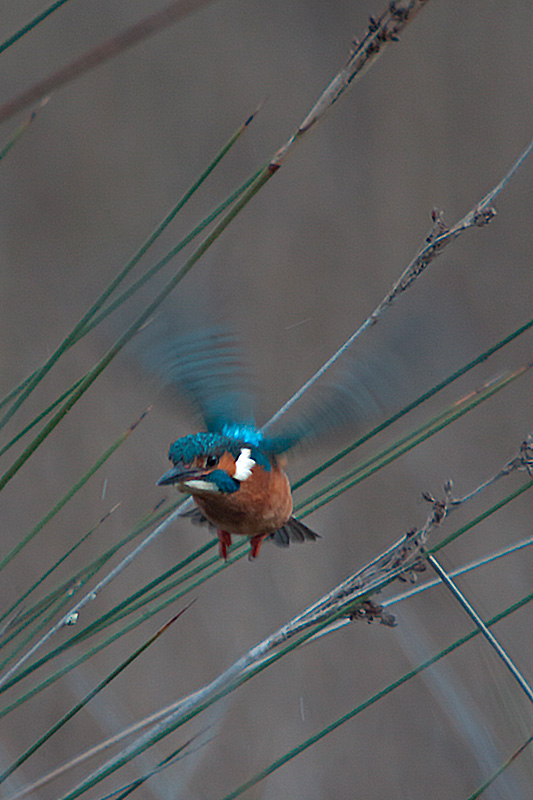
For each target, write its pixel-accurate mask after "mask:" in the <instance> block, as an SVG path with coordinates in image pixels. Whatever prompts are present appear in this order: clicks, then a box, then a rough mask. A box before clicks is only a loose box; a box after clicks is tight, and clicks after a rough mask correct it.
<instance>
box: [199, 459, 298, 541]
mask: <svg viewBox="0 0 533 800" xmlns="http://www.w3.org/2000/svg"><path fill="white" fill-rule="evenodd" d="M194 500H195V502H196V505H197V506H198V507H199V509H200V510H201V511H202V513H203V514H204V515H205V516H206V517H207V519H208V520H209V521H210V522H212V523H213V524H214V525H216V526H217V528H219V529H221V530H224V531H227V532H228V533H236V534H241V535H245V536H258V535H267V534H269V533H273V532H274V531H276V530H278V528H281V526H282V525H284V524H285V523H286V522H287V520H288V519H289V517H290V515H291V513H292V495H291V489H290V484H289V479H288V478H287V475H286V474H285V472H284V471H283V470H282V469H281V468H280V467H279V466H272V469H271V470H269V471H268V472H267V471H265V470H263V469H262V468H261V467H260V466H258V465H257V464H256V465H255V467H254V468H253V469H252V474H251V475H250V477H249V478H248V479H247V480H245V481H242V482H241V484H240V486H239V489H238V490H237V491H236V492H233V493H232V494H210V495H202V496H199V495H196V496H195V497H194Z"/></svg>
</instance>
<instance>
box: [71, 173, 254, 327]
mask: <svg viewBox="0 0 533 800" xmlns="http://www.w3.org/2000/svg"><path fill="white" fill-rule="evenodd" d="M259 173H260V170H257V171H256V172H255V173H254V174H253V175H252V176H251V177H250V178H248V180H247V181H245V182H244V183H243V184H242V186H239V188H238V189H236V190H235V191H234V192H233V193H232V194H231V195H230V196H229V197H228V198H227V199H226V200H224V201H223V202H222V203H220V205H219V206H217V208H215V209H214V211H212V212H211V214H209V215H208V216H207V217H206V218H205V219H204V220H202V222H200V223H199V224H198V225H197V226H196V227H195V228H193V229H192V231H191V232H190V233H189V234H187V236H185V237H184V238H183V239H182V240H181V241H180V242H178V244H177V245H175V247H173V248H172V249H171V250H169V252H168V253H167V254H166V255H165V256H163V258H161V259H160V260H159V261H157V262H156V263H155V264H154V265H153V266H152V267H150V269H148V270H147V271H146V272H145V273H144V275H141V277H140V278H138V279H137V280H136V281H135V282H134V283H133V284H132V285H131V286H130V287H128V289H126V290H125V291H124V292H123V293H122V294H121V295H119V296H118V297H117V298H116V299H115V300H113V301H112V302H111V303H109V304H108V305H107V306H106V307H105V308H104V309H103V310H102V311H101V312H100V313H99V314H97V315H96V316H95V318H94V319H93V320H92V321H91V322H89V323H88V324H87V326H86V327H85V329H84V330H83V331H82V332H81V334H80V338H81V337H82V336H85V335H86V334H87V333H89V331H91V330H92V329H93V328H96V326H97V325H99V324H100V323H101V322H102V320H104V319H105V318H106V317H107V316H108V315H109V314H111V313H112V312H113V311H115V310H116V309H117V308H118V307H119V306H121V305H122V303H124V302H125V301H126V300H129V298H130V297H132V296H133V295H134V294H135V293H136V292H138V291H139V289H141V288H142V287H143V286H144V285H145V284H146V283H148V281H150V280H151V279H152V278H153V277H154V276H155V275H157V273H158V272H159V271H160V270H161V269H163V267H165V266H166V265H167V264H168V263H169V261H171V260H172V259H173V258H174V257H175V256H176V255H178V253H180V252H181V250H183V249H184V248H185V247H186V246H187V245H188V244H190V242H192V241H193V239H195V238H196V237H197V236H198V235H199V234H200V233H202V232H203V231H204V230H205V229H206V228H207V227H208V226H209V225H210V224H211V223H212V222H213V221H214V220H215V219H217V217H219V216H220V215H221V214H222V213H223V212H224V211H225V210H226V209H227V208H229V206H231V205H232V204H233V203H234V202H235V200H237V199H238V198H239V197H240V196H241V195H242V194H243V193H244V192H245V191H246V189H248V187H249V186H251V185H252V183H253V182H254V181H255V180H256V178H257V177H258V176H259Z"/></svg>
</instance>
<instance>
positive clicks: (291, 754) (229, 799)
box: [62, 593, 533, 800]
mask: <svg viewBox="0 0 533 800" xmlns="http://www.w3.org/2000/svg"><path fill="white" fill-rule="evenodd" d="M531 600H533V593H531V594H528V595H527V596H526V597H524V598H522V599H521V600H519V601H518V602H517V603H513V605H511V606H509V607H508V608H506V609H505V610H504V611H502V612H500V613H499V614H497V615H496V616H494V617H492V619H490V620H489V621H488V622H487V625H488V626H489V627H492V626H493V625H495V624H496V623H497V622H499V621H500V620H502V619H505V618H506V617H508V616H509V615H510V614H513V613H514V612H515V611H517V610H518V609H519V608H522V607H523V606H525V605H526V604H527V603H529V602H530V601H531ZM479 634H480V631H479V630H478V629H477V628H476V629H475V630H473V631H471V632H470V633H467V634H466V635H465V636H462V637H461V638H460V639H457V640H456V641H455V642H453V644H451V645H449V646H448V647H446V648H444V650H441V651H440V652H439V653H437V654H436V655H434V656H432V657H431V658H429V659H428V660H427V661H424V662H423V663H422V664H419V666H418V667H415V668H414V669H412V670H410V671H409V672H406V673H405V674H404V675H402V676H401V678H398V679H397V680H395V681H393V682H392V683H389V685H388V686H386V687H385V688H383V689H381V690H380V691H379V692H376V694H374V695H372V697H369V698H368V699H367V700H365V701H364V702H363V703H360V704H359V705H357V706H355V708H353V709H352V710H351V711H348V713H346V714H343V715H342V716H341V717H339V718H338V719H336V720H335V722H332V723H331V724H330V725H327V726H326V727H325V728H322V730H321V731H319V732H318V733H316V734H314V735H313V736H310V737H309V738H308V739H306V740H305V741H304V742H301V744H299V745H298V746H297V747H294V748H292V750H289V751H288V752H287V753H285V755H283V756H281V758H278V759H276V761H273V762H272V763H271V764H270V765H269V766H268V767H266V768H265V769H264V770H261V772H258V773H257V774H256V775H254V776H253V778H250V780H248V781H246V782H245V783H243V784H241V786H239V787H238V788H237V789H235V790H234V791H233V792H230V793H229V794H226V795H224V797H223V798H221V800H235V798H236V797H240V795H241V794H243V793H244V792H245V791H246V790H247V789H250V788H251V787H252V786H255V785H256V784H257V783H259V782H260V781H262V780H264V778H266V777H268V775H271V774H272V773H273V772H275V771H276V770H277V769H279V768H280V767H282V766H283V765H284V764H286V763H287V762H288V761H290V760H291V759H292V758H295V757H296V756H297V755H299V754H300V753H303V752H304V750H307V749H308V748H309V747H311V746H312V745H314V744H316V742H318V741H320V740H321V739H323V738H324V737H325V736H327V735H328V734H330V733H332V732H333V731H335V730H337V728H340V727H341V725H344V724H345V723H346V722H348V721H349V720H351V719H353V718H354V717H356V716H357V715H358V714H360V713H361V711H364V710H365V709H367V708H369V707H370V706H372V705H374V703H376V702H377V701H378V700H381V698H382V697H386V696H387V695H388V694H390V693H391V692H392V691H394V690H395V689H397V688H398V687H399V686H402V685H403V684H404V683H407V681H409V680H411V678H414V677H416V676H417V675H419V674H420V673H421V672H423V671H424V670H426V669H427V668H428V667H431V666H433V664H436V663H437V662H438V661H440V660H441V659H442V658H444V657H445V656H447V655H449V654H450V653H452V652H453V651H454V650H456V649H457V648H458V647H462V645H464V644H466V643H467V642H469V641H470V640H471V639H473V638H474V637H475V636H478V635H479ZM478 796H479V795H478ZM68 798H69V800H70V796H68ZM62 800H67V797H64V798H62Z"/></svg>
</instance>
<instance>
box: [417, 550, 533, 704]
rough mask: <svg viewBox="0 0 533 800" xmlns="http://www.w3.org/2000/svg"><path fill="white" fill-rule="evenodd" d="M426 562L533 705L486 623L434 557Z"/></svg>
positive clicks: (532, 697) (532, 693) (532, 692)
mask: <svg viewBox="0 0 533 800" xmlns="http://www.w3.org/2000/svg"><path fill="white" fill-rule="evenodd" d="M427 560H428V562H429V563H430V564H431V566H432V567H433V569H434V570H435V572H436V573H437V575H438V576H439V578H440V579H441V581H442V582H443V583H444V585H445V586H446V587H447V588H448V589H449V590H450V592H451V593H452V594H453V596H454V597H455V599H456V600H457V601H458V602H459V603H460V604H461V605H462V607H463V608H464V610H465V611H466V613H467V614H468V616H469V617H470V619H472V620H473V621H474V622H475V624H476V625H477V627H478V628H479V630H480V631H481V633H482V634H483V636H484V637H485V639H486V640H487V641H488V642H489V644H490V646H491V647H492V649H493V650H494V651H495V652H496V653H497V655H498V656H499V658H501V660H502V661H503V663H504V664H505V666H506V667H507V669H508V670H509V672H510V673H511V675H512V676H513V678H514V679H515V680H516V682H517V683H518V685H519V686H520V688H521V689H522V691H523V692H524V693H525V695H526V696H527V697H528V699H529V700H530V701H531V702H532V703H533V689H532V688H531V686H530V685H529V683H528V682H527V681H526V679H525V678H524V676H523V675H522V673H521V672H520V670H519V669H518V667H517V666H516V664H515V663H514V661H513V660H512V658H511V657H510V655H509V654H508V653H507V651H506V650H505V648H504V647H503V646H502V645H501V644H500V642H499V641H498V640H497V638H496V637H495V636H494V634H493V633H492V631H491V630H489V628H488V627H487V625H486V623H485V622H484V621H483V619H482V618H481V617H480V616H479V614H478V613H477V611H476V610H475V608H474V606H473V605H472V603H471V602H470V601H469V600H468V598H467V597H466V595H465V594H463V592H462V591H461V590H460V589H459V587H458V586H457V584H456V583H455V582H454V581H453V580H452V579H451V578H450V576H449V575H448V573H447V572H446V570H445V569H444V568H443V567H442V566H441V565H440V564H439V562H438V561H437V559H436V558H435V556H433V555H429V556H428V557H427Z"/></svg>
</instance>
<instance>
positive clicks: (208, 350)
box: [150, 326, 254, 432]
mask: <svg viewBox="0 0 533 800" xmlns="http://www.w3.org/2000/svg"><path fill="white" fill-rule="evenodd" d="M150 367H151V369H152V370H153V371H156V372H158V373H159V375H161V376H162V378H163V380H164V382H165V384H167V385H169V386H171V387H172V388H173V389H174V390H176V391H177V392H179V393H180V394H181V395H183V396H184V397H185V398H186V399H187V401H188V402H189V403H190V404H191V406H192V407H193V409H194V411H195V412H196V413H197V414H198V415H199V416H200V417H201V418H202V419H203V421H204V423H205V426H206V428H207V430H208V431H212V432H223V431H224V429H226V430H229V429H238V428H239V427H243V428H245V429H247V428H250V429H253V427H254V426H253V394H252V391H251V389H250V386H251V377H250V372H249V369H248V367H247V364H246V361H245V359H244V357H243V354H242V352H241V348H240V346H239V343H238V340H237V338H236V337H235V335H234V334H233V333H232V332H231V331H229V330H228V329H227V328H225V327H222V326H213V327H210V328H205V329H202V330H195V331H192V332H188V333H185V334H182V335H180V336H177V337H171V338H167V339H166V340H164V341H159V342H158V343H157V346H156V348H154V349H153V352H152V353H151V363H150Z"/></svg>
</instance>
